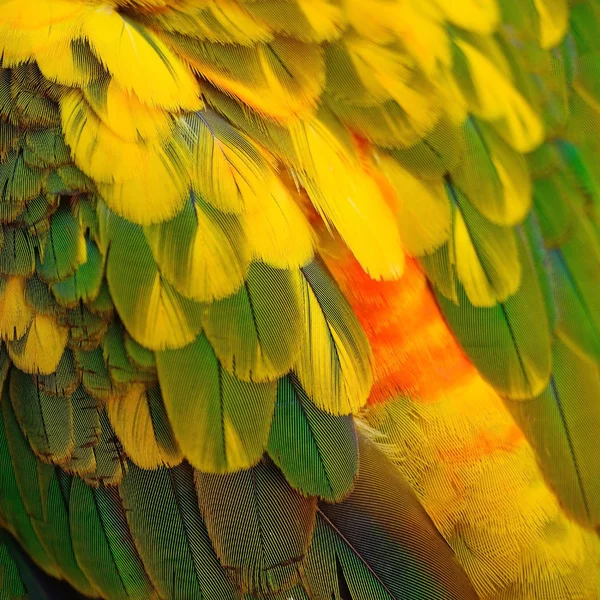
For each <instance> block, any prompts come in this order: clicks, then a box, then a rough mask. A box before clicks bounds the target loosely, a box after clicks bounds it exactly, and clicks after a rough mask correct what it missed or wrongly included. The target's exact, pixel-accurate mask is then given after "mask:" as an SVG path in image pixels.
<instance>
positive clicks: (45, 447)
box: [10, 368, 75, 463]
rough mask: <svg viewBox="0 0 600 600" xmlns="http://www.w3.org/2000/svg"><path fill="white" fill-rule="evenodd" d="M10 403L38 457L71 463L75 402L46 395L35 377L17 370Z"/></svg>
mask: <svg viewBox="0 0 600 600" xmlns="http://www.w3.org/2000/svg"><path fill="white" fill-rule="evenodd" d="M10 399H11V403H12V406H13V409H14V411H15V416H16V418H17V421H18V422H19V425H20V427H21V429H22V431H23V434H24V435H25V437H26V438H27V441H28V442H29V444H30V446H31V448H32V450H33V451H34V452H35V453H36V454H37V456H39V457H40V458H41V459H42V460H44V461H46V462H50V461H52V462H57V463H62V462H66V461H67V460H69V458H70V457H71V455H72V453H73V448H74V443H75V442H74V438H73V411H72V408H71V398H70V397H68V396H66V397H65V396H55V395H50V394H46V393H45V392H43V391H41V390H40V389H38V387H37V386H36V384H35V381H34V380H33V378H32V377H31V375H27V374H26V373H23V372H22V371H19V369H16V368H13V369H12V371H11V374H10Z"/></svg>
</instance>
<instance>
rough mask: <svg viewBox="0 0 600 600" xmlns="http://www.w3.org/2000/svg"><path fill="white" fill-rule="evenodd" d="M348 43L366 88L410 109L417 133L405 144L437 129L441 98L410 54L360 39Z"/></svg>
mask: <svg viewBox="0 0 600 600" xmlns="http://www.w3.org/2000/svg"><path fill="white" fill-rule="evenodd" d="M346 46H347V48H348V52H349V54H350V57H351V59H352V62H353V64H354V67H355V69H356V72H357V73H358V75H359V77H360V79H361V81H362V82H363V83H364V85H365V87H367V89H368V90H369V91H370V92H371V93H372V94H373V95H374V96H375V97H380V98H382V99H387V98H391V99H392V100H395V101H396V102H397V103H398V105H399V106H401V107H402V109H403V110H404V112H406V114H407V118H408V120H409V121H410V125H411V129H412V130H413V133H412V136H410V135H407V139H405V140H402V141H403V142H404V144H405V145H407V146H408V145H412V144H414V143H416V142H417V141H419V140H420V139H421V138H422V137H423V136H424V135H425V134H426V133H427V132H428V131H430V130H431V129H433V127H434V126H435V124H436V122H437V120H438V119H439V117H440V114H441V107H440V106H439V98H438V97H437V95H436V93H435V89H434V88H432V87H431V86H430V85H429V84H427V83H426V82H425V80H423V78H422V77H421V78H418V77H417V75H418V73H416V72H415V68H414V64H413V61H412V60H411V58H410V57H409V56H406V55H404V54H402V53H401V52H398V51H397V50H393V49H391V48H389V47H382V46H381V45H379V44H376V43H370V42H366V41H364V40H361V39H360V38H351V39H349V40H347V42H346Z"/></svg>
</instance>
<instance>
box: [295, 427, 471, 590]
mask: <svg viewBox="0 0 600 600" xmlns="http://www.w3.org/2000/svg"><path fill="white" fill-rule="evenodd" d="M359 450H360V474H359V477H358V480H357V482H356V486H355V488H354V491H353V492H352V494H351V495H350V496H349V497H348V498H347V499H346V500H344V502H341V503H340V504H323V505H321V506H320V508H319V515H318V516H319V518H318V519H317V527H316V532H315V538H314V542H313V546H312V547H311V552H310V554H309V558H308V563H307V570H306V579H307V581H308V584H309V588H312V587H313V586H314V587H315V588H316V590H319V591H320V593H321V595H314V597H319V598H321V597H323V598H337V597H338V596H337V592H336V589H337V588H338V586H339V587H340V589H343V588H344V587H345V586H347V590H348V592H349V596H348V595H344V594H343V593H342V596H341V598H344V599H345V598H347V597H349V598H350V599H351V600H421V599H422V598H427V599H428V600H434V599H439V600H442V599H443V600H451V599H456V600H469V599H472V600H475V599H476V598H477V595H476V594H475V591H474V590H473V588H472V586H471V583H470V582H469V580H468V578H467V576H466V574H465V572H464V571H463V570H462V567H460V565H459V563H458V561H457V559H456V557H455V556H454V553H453V551H452V550H451V548H450V546H448V544H447V543H446V541H445V540H444V539H443V538H442V537H441V535H440V534H439V532H438V531H437V529H436V528H435V526H434V524H433V523H432V521H431V520H430V518H429V516H428V515H427V514H426V513H425V510H424V509H423V507H422V506H421V505H420V504H419V502H418V501H417V499H416V497H415V496H414V494H413V492H412V490H411V489H410V487H409V486H408V484H407V483H406V482H405V481H404V480H403V479H402V477H401V475H400V473H399V471H398V470H397V469H396V468H395V467H394V466H393V465H392V463H391V462H390V461H389V459H388V458H387V457H386V456H385V455H384V454H383V453H382V452H381V451H380V450H379V449H377V448H376V446H375V445H374V443H373V442H371V441H369V440H367V439H366V438H364V437H363V436H359ZM337 564H339V566H340V569H341V577H340V573H339V571H338V572H335V568H336V565H337ZM341 578H343V582H342V581H341ZM344 584H345V586H344ZM309 591H310V589H309ZM311 597H313V595H311Z"/></svg>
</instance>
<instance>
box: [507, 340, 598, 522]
mask: <svg viewBox="0 0 600 600" xmlns="http://www.w3.org/2000/svg"><path fill="white" fill-rule="evenodd" d="M553 359H554V360H553V375H552V380H551V382H550V385H549V386H548V387H547V388H546V390H545V391H544V392H543V393H542V394H541V395H540V396H538V397H537V398H534V399H533V400H529V401H527V402H510V401H508V402H507V406H508V408H509V409H510V411H511V413H512V414H513V416H514V417H515V420H516V421H517V423H518V424H519V427H520V428H521V429H522V431H523V433H525V435H526V436H527V439H528V440H529V442H530V443H531V445H532V446H533V447H534V449H535V450H536V454H537V456H538V457H539V459H540V464H541V467H542V471H543V473H544V475H545V477H546V478H547V480H548V481H549V483H550V484H551V485H552V487H553V488H554V490H555V491H556V493H557V495H558V497H559V499H560V500H561V504H562V505H563V506H564V507H565V508H566V509H567V511H568V512H569V513H570V514H571V515H572V516H574V517H575V518H576V519H578V520H579V521H581V522H583V523H585V524H586V525H588V526H591V527H597V526H598V525H599V524H600V463H599V462H598V457H597V452H596V444H597V437H598V430H599V429H600V373H599V371H598V366H597V364H595V363H592V362H590V361H588V360H587V359H584V358H581V357H579V356H578V355H577V354H575V353H574V352H573V351H572V350H570V349H569V348H568V347H567V346H566V345H565V344H564V343H563V342H562V341H561V340H560V339H558V338H557V339H555V341H554V352H553Z"/></svg>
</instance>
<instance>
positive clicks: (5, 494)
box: [0, 391, 58, 576]
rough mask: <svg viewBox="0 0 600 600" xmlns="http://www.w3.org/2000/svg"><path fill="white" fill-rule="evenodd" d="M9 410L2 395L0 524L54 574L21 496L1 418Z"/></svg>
mask: <svg viewBox="0 0 600 600" xmlns="http://www.w3.org/2000/svg"><path fill="white" fill-rule="evenodd" d="M9 410H10V405H9V400H8V394H7V393H6V391H4V393H3V394H2V413H1V415H2V421H1V423H0V425H1V426H0V490H2V493H1V494H0V523H1V524H2V526H3V527H6V528H8V530H9V531H10V532H11V533H12V534H13V535H14V536H15V537H16V538H17V539H18V540H19V543H20V544H21V545H22V546H23V548H24V549H25V552H26V553H27V554H28V555H29V556H30V557H31V558H32V560H34V561H35V562H36V563H37V564H38V565H40V566H41V567H42V568H43V569H44V570H45V571H46V572H47V573H49V574H51V575H54V576H57V575H58V567H57V566H56V564H55V563H54V561H53V559H52V557H51V556H49V555H48V554H47V553H46V551H45V550H44V548H43V546H42V545H41V544H40V540H39V538H38V537H37V535H36V533H35V531H34V529H33V527H32V526H31V521H30V520H29V516H28V514H27V511H26V509H25V505H24V504H23V500H22V499H21V494H20V492H19V488H18V485H17V480H16V477H15V472H14V466H13V462H12V456H11V454H10V450H9V445H8V440H7V435H6V428H7V426H8V425H7V423H6V419H5V417H4V415H5V414H7V411H9Z"/></svg>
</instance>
